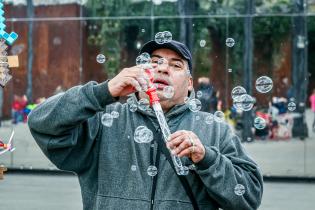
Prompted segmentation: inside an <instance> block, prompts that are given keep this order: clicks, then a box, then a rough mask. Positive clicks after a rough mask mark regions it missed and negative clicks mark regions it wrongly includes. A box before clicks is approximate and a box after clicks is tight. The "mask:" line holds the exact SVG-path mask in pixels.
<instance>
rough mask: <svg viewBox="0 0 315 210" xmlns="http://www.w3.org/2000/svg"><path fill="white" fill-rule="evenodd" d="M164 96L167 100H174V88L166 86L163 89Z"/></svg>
mask: <svg viewBox="0 0 315 210" xmlns="http://www.w3.org/2000/svg"><path fill="white" fill-rule="evenodd" d="M163 95H164V97H165V98H172V97H173V96H174V88H173V86H165V87H164V88H163Z"/></svg>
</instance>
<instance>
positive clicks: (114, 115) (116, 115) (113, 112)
mask: <svg viewBox="0 0 315 210" xmlns="http://www.w3.org/2000/svg"><path fill="white" fill-rule="evenodd" d="M111 115H112V117H113V118H118V117H119V112H117V111H112V112H111Z"/></svg>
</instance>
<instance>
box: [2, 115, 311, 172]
mask: <svg viewBox="0 0 315 210" xmlns="http://www.w3.org/2000/svg"><path fill="white" fill-rule="evenodd" d="M313 116H314V115H313V113H311V111H310V110H307V113H306V117H307V122H308V125H309V128H310V124H311V122H312V120H313ZM12 129H14V130H15V137H14V144H15V147H16V150H15V151H14V152H13V153H5V154H4V155H1V156H0V165H1V164H3V165H5V166H7V167H11V168H27V169H31V168H32V169H48V170H52V169H55V166H54V165H53V164H52V163H50V161H49V160H48V159H47V158H46V157H45V156H44V155H43V153H42V152H41V151H40V149H39V147H38V146H37V145H36V143H35V141H34V140H33V138H32V136H31V134H30V132H29V130H28V127H27V125H26V124H18V125H16V126H12V125H11V123H10V122H4V123H3V126H2V127H0V138H1V139H4V140H7V139H8V138H9V136H10V134H11V131H12ZM309 134H310V136H309V138H307V139H306V140H305V141H301V140H299V139H290V140H286V141H284V140H282V141H270V140H267V141H255V142H253V143H245V144H244V146H245V147H246V149H247V150H248V152H249V153H250V155H251V156H252V157H253V158H254V159H255V160H256V161H257V162H258V163H259V166H260V167H261V169H262V171H263V173H264V174H265V175H282V176H283V175H287V176H313V177H315V167H314V166H315V133H313V132H312V131H311V130H309Z"/></svg>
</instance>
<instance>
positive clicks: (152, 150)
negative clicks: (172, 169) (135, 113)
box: [150, 129, 161, 210]
mask: <svg viewBox="0 0 315 210" xmlns="http://www.w3.org/2000/svg"><path fill="white" fill-rule="evenodd" d="M160 131H161V130H160V129H157V133H158V134H159V133H160ZM157 141H158V140H157ZM153 154H154V147H151V149H150V162H151V165H153V162H154V161H153ZM160 154H161V151H160V148H159V144H157V150H156V155H155V164H154V165H155V167H156V168H157V170H158V171H159V164H160ZM158 173H159V172H158ZM158 173H157V174H156V175H155V176H154V177H152V189H151V206H150V210H153V206H154V197H155V191H156V185H157V179H158V175H159V174H158Z"/></svg>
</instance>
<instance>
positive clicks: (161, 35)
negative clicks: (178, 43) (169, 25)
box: [154, 32, 164, 44]
mask: <svg viewBox="0 0 315 210" xmlns="http://www.w3.org/2000/svg"><path fill="white" fill-rule="evenodd" d="M154 40H155V42H156V43H158V44H163V43H164V33H163V32H158V33H156V34H155V37H154Z"/></svg>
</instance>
